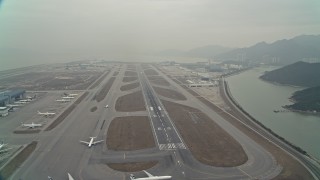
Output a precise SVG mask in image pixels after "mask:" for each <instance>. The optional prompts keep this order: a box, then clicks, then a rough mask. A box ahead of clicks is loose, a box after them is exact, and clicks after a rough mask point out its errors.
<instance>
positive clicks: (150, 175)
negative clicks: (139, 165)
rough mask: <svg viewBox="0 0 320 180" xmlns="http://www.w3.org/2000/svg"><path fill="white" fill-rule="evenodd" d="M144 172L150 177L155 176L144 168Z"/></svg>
mask: <svg viewBox="0 0 320 180" xmlns="http://www.w3.org/2000/svg"><path fill="white" fill-rule="evenodd" d="M143 172H144V173H146V174H147V175H148V177H153V175H152V174H150V173H148V172H147V171H145V170H143Z"/></svg>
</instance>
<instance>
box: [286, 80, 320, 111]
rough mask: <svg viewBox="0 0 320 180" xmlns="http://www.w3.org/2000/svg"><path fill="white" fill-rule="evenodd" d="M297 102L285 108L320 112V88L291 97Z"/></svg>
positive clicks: (307, 90) (308, 89)
mask: <svg viewBox="0 0 320 180" xmlns="http://www.w3.org/2000/svg"><path fill="white" fill-rule="evenodd" d="M291 99H292V100H294V101H295V103H294V104H292V105H286V106H284V107H285V108H288V109H294V110H300V111H312V112H313V111H317V112H320V86H317V87H312V88H307V89H304V90H302V91H297V92H295V93H294V94H293V96H292V97H291Z"/></svg>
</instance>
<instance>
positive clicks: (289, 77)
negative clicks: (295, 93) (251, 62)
mask: <svg viewBox="0 0 320 180" xmlns="http://www.w3.org/2000/svg"><path fill="white" fill-rule="evenodd" d="M260 78H261V79H263V80H266V81H270V82H276V83H280V84H288V85H294V86H304V87H314V86H320V63H306V62H296V63H294V64H291V65H288V66H284V67H282V68H280V69H276V70H273V71H270V72H267V73H265V74H264V75H262V76H260Z"/></svg>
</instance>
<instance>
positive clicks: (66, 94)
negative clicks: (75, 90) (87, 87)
mask: <svg viewBox="0 0 320 180" xmlns="http://www.w3.org/2000/svg"><path fill="white" fill-rule="evenodd" d="M63 94H64V95H65V96H72V97H73V96H78V94H68V93H63Z"/></svg>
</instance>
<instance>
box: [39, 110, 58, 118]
mask: <svg viewBox="0 0 320 180" xmlns="http://www.w3.org/2000/svg"><path fill="white" fill-rule="evenodd" d="M38 114H39V115H44V116H46V117H47V116H53V115H55V114H56V113H52V112H44V113H42V112H40V111H38Z"/></svg>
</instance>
